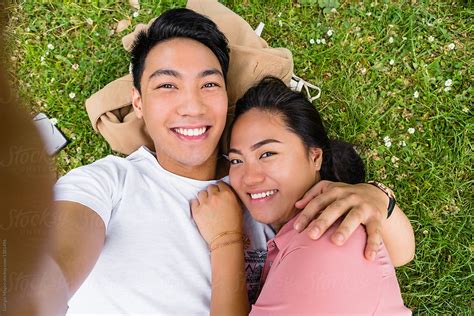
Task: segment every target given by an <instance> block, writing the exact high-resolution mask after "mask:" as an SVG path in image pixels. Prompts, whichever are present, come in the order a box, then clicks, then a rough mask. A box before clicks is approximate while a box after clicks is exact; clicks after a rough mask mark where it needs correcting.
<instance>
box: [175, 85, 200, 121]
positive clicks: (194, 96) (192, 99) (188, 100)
mask: <svg viewBox="0 0 474 316" xmlns="http://www.w3.org/2000/svg"><path fill="white" fill-rule="evenodd" d="M199 92H200V91H197V90H196V89H187V90H186V91H185V92H184V93H185V95H184V98H183V99H182V102H181V104H180V106H179V108H178V114H179V115H182V116H199V115H202V114H204V113H205V112H206V104H205V103H204V102H203V98H202V96H201V95H200V93H199Z"/></svg>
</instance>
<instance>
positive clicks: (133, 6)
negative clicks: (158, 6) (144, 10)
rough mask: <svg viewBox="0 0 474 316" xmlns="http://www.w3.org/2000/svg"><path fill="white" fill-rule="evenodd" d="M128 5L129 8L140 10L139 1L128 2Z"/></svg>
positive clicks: (131, 0) (129, 0)
mask: <svg viewBox="0 0 474 316" xmlns="http://www.w3.org/2000/svg"><path fill="white" fill-rule="evenodd" d="M128 4H130V6H131V7H132V8H135V9H137V10H140V1H139V0H128Z"/></svg>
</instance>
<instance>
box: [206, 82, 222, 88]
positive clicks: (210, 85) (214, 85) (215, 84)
mask: <svg viewBox="0 0 474 316" xmlns="http://www.w3.org/2000/svg"><path fill="white" fill-rule="evenodd" d="M203 87H204V88H213V87H219V85H218V84H217V83H215V82H208V83H206V84H204V85H203Z"/></svg>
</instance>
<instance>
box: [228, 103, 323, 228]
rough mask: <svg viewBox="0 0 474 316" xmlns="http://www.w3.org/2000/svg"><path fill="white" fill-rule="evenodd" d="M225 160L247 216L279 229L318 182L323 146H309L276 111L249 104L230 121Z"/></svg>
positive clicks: (232, 183) (233, 185)
mask: <svg viewBox="0 0 474 316" xmlns="http://www.w3.org/2000/svg"><path fill="white" fill-rule="evenodd" d="M229 160H230V163H231V165H230V171H229V176H230V183H231V185H232V187H233V188H234V190H235V191H236V192H237V194H238V195H239V197H240V199H241V200H242V202H243V203H244V204H245V206H246V207H247V208H248V210H249V211H250V213H251V214H252V217H253V218H255V219H256V220H257V221H259V222H262V223H265V224H271V225H272V226H273V227H274V228H275V229H276V230H279V229H280V227H281V226H282V225H283V224H285V223H286V222H288V221H289V220H290V219H291V218H292V217H293V216H294V215H295V214H296V213H297V209H296V208H295V206H294V205H295V202H296V201H298V200H299V199H300V198H301V197H302V196H303V194H304V193H305V192H306V191H307V190H308V189H309V188H310V187H311V186H312V185H313V184H314V183H316V182H317V181H319V170H320V167H321V162H322V150H321V149H320V148H310V149H309V150H308V149H307V148H306V147H305V146H304V144H303V141H302V140H301V139H300V137H299V136H298V135H296V134H295V133H293V132H291V131H289V129H288V128H287V127H286V125H285V123H284V121H283V120H282V118H281V116H280V115H278V114H275V113H269V112H264V111H261V110H258V109H255V108H254V109H251V110H249V111H248V112H246V113H245V114H243V115H241V116H240V117H239V118H238V119H237V121H236V122H235V124H234V127H233V129H232V135H231V141H230V150H229Z"/></svg>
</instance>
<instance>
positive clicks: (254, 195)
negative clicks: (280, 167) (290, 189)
mask: <svg viewBox="0 0 474 316" xmlns="http://www.w3.org/2000/svg"><path fill="white" fill-rule="evenodd" d="M276 192H277V190H270V191H266V192H260V193H250V197H251V198H252V200H256V199H263V198H265V197H267V196H270V195H273V194H275V193H276Z"/></svg>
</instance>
